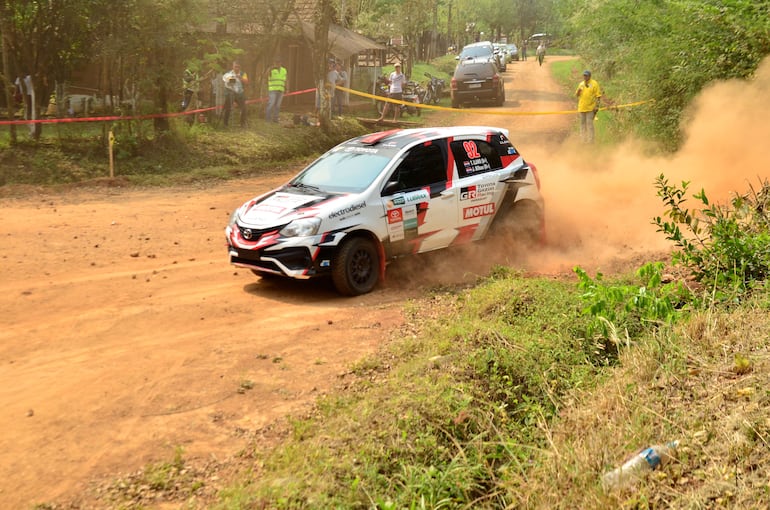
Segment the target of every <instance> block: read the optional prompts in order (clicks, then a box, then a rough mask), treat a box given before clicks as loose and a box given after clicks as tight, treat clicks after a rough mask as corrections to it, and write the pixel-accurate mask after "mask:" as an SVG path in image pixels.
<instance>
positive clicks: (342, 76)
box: [334, 60, 348, 117]
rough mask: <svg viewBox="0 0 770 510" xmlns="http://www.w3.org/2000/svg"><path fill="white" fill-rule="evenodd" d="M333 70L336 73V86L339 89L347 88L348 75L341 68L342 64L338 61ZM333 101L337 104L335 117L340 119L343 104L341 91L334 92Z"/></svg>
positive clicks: (343, 97) (343, 98)
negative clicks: (339, 87) (337, 116)
mask: <svg viewBox="0 0 770 510" xmlns="http://www.w3.org/2000/svg"><path fill="white" fill-rule="evenodd" d="M335 70H336V71H337V85H339V86H341V87H347V86H348V73H347V72H346V71H345V69H344V68H343V67H342V62H340V61H339V60H338V61H337V64H336V66H335ZM334 99H335V102H336V104H337V115H339V116H340V117H342V105H343V103H344V102H345V93H344V92H342V91H341V90H335V91H334Z"/></svg>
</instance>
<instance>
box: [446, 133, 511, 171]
mask: <svg viewBox="0 0 770 510" xmlns="http://www.w3.org/2000/svg"><path fill="white" fill-rule="evenodd" d="M451 149H452V155H454V157H455V161H456V162H457V171H458V173H459V174H460V177H468V176H470V175H477V174H482V173H485V172H491V171H493V170H499V169H501V168H502V167H503V163H502V160H501V159H500V154H499V153H498V151H497V150H496V149H495V148H494V147H492V145H490V144H489V143H488V142H486V141H484V140H455V141H453V142H452V144H451Z"/></svg>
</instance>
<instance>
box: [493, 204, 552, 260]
mask: <svg viewBox="0 0 770 510" xmlns="http://www.w3.org/2000/svg"><path fill="white" fill-rule="evenodd" d="M499 214H501V216H500V217H498V218H497V219H496V220H495V223H494V225H493V226H492V229H493V230H492V236H491V240H492V242H494V243H496V244H497V245H502V246H504V247H505V248H506V249H511V250H514V249H516V248H521V247H531V246H537V245H539V244H541V243H542V241H543V211H542V210H541V209H540V207H539V206H538V205H537V204H536V203H535V202H533V201H532V200H520V201H518V202H516V203H514V204H512V205H511V206H510V207H509V208H508V209H507V210H503V211H500V213H499Z"/></svg>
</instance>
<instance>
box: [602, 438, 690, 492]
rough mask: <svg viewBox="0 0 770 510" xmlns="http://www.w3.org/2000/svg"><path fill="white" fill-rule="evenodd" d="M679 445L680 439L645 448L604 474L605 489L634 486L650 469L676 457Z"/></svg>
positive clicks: (663, 464) (656, 467) (654, 468)
mask: <svg viewBox="0 0 770 510" xmlns="http://www.w3.org/2000/svg"><path fill="white" fill-rule="evenodd" d="M678 446H679V441H671V442H670V443H666V444H663V445H653V446H650V447H648V448H645V449H644V450H642V451H640V452H639V453H637V454H636V455H634V456H633V457H631V458H630V459H629V460H627V461H626V462H625V463H624V464H623V465H622V466H620V467H618V468H615V469H613V470H612V471H610V472H608V473H605V474H604V476H602V485H603V486H604V488H605V490H609V489H625V488H628V487H631V486H633V485H634V484H635V483H636V482H637V481H639V480H640V479H641V478H643V477H644V476H646V475H647V474H648V473H649V472H650V471H654V470H656V469H658V468H660V467H662V466H665V465H666V464H667V463H668V462H669V461H671V460H673V459H675V458H676V449H677V447H678Z"/></svg>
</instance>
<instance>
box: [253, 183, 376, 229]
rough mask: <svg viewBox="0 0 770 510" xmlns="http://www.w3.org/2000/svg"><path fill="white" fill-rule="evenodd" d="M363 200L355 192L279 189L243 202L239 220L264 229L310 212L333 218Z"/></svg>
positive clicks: (305, 215) (325, 217)
mask: <svg viewBox="0 0 770 510" xmlns="http://www.w3.org/2000/svg"><path fill="white" fill-rule="evenodd" d="M360 201H361V200H360V198H359V197H358V195H354V194H326V193H323V192H321V193H311V194H307V193H293V192H290V191H277V192H275V193H270V194H267V195H263V196H261V197H259V198H256V199H254V200H252V201H249V202H247V203H245V204H243V206H241V209H240V211H239V212H238V222H239V223H240V224H241V225H243V226H248V227H252V228H258V229H265V228H269V227H274V226H281V225H286V224H287V223H289V222H291V221H293V220H296V219H298V218H307V217H311V216H318V217H321V218H322V219H327V218H328V219H332V218H337V217H339V216H340V215H344V213H345V212H347V209H351V208H355V207H357V205H356V204H357V203H358V202H360Z"/></svg>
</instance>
